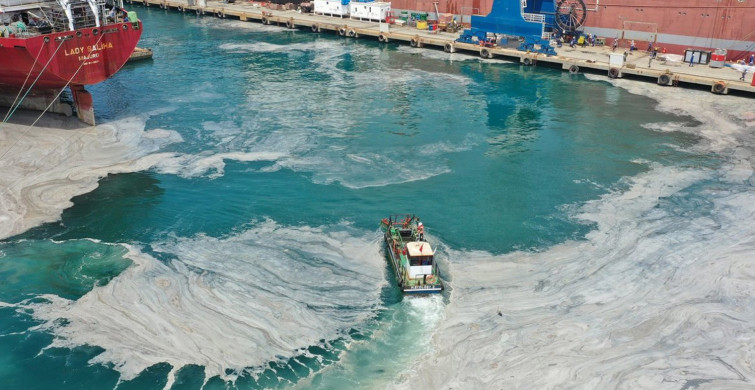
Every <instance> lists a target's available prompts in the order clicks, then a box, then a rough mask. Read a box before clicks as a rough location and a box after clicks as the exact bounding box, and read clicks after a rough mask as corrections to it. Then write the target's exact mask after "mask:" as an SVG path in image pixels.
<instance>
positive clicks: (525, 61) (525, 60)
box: [522, 57, 532, 66]
mask: <svg viewBox="0 0 755 390" xmlns="http://www.w3.org/2000/svg"><path fill="white" fill-rule="evenodd" d="M522 63H523V64H524V65H527V66H530V65H532V58H529V57H524V58H522Z"/></svg>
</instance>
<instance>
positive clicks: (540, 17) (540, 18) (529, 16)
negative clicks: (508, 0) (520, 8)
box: [522, 13, 545, 23]
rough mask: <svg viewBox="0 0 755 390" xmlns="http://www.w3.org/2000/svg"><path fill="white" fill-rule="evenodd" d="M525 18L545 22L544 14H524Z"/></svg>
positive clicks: (530, 20) (529, 20)
mask: <svg viewBox="0 0 755 390" xmlns="http://www.w3.org/2000/svg"><path fill="white" fill-rule="evenodd" d="M522 17H523V18H524V20H526V21H528V22H536V23H545V15H543V14H524V13H523V14H522Z"/></svg>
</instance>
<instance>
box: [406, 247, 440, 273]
mask: <svg viewBox="0 0 755 390" xmlns="http://www.w3.org/2000/svg"><path fill="white" fill-rule="evenodd" d="M406 251H407V257H408V258H409V278H411V279H417V278H422V277H424V276H425V275H432V274H433V256H434V255H435V252H434V251H433V248H432V246H430V244H429V243H427V242H424V241H412V242H408V243H406Z"/></svg>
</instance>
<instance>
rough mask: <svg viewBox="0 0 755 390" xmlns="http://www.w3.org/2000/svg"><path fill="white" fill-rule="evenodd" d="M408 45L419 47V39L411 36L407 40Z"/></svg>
mask: <svg viewBox="0 0 755 390" xmlns="http://www.w3.org/2000/svg"><path fill="white" fill-rule="evenodd" d="M409 46H411V47H419V39H417V38H416V37H415V38H412V39H411V40H409Z"/></svg>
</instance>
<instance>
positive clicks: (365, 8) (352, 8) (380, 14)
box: [349, 1, 391, 22]
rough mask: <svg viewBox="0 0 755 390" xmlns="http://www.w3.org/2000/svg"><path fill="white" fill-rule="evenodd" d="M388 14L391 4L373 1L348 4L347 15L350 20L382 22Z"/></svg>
mask: <svg viewBox="0 0 755 390" xmlns="http://www.w3.org/2000/svg"><path fill="white" fill-rule="evenodd" d="M390 12H391V3H388V2H383V1H373V2H369V3H362V2H356V1H352V2H351V3H349V14H350V15H351V18H352V19H367V20H374V21H380V22H384V21H385V18H386V17H388V14H389V13H390Z"/></svg>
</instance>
